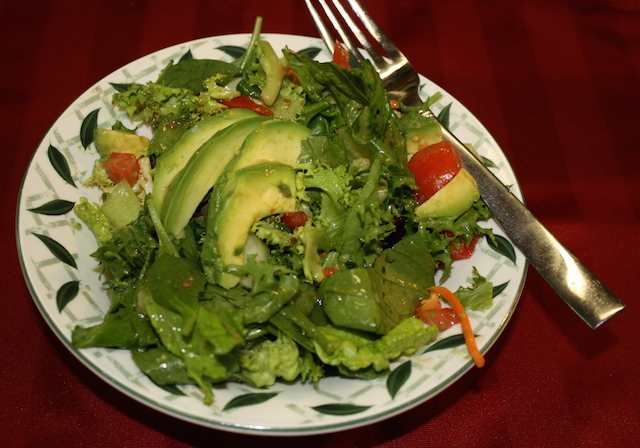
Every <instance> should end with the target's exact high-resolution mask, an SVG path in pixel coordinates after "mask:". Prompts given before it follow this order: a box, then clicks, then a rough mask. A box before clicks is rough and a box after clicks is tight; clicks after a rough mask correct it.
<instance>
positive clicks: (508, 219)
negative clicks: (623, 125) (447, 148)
mask: <svg viewBox="0 0 640 448" xmlns="http://www.w3.org/2000/svg"><path fill="white" fill-rule="evenodd" d="M331 1H332V3H333V6H334V8H335V10H336V11H337V13H338V15H339V16H340V17H341V18H342V20H343V21H344V23H345V24H346V25H347V27H346V28H345V27H344V26H343V22H342V21H341V20H340V19H339V18H338V16H337V15H336V14H335V13H334V11H333V9H332V8H331V7H330V6H329V4H328V3H327V1H326V0H317V2H318V3H319V5H320V6H321V7H322V10H323V11H324V13H325V15H326V16H327V18H328V19H329V21H330V22H331V25H332V27H333V28H334V29H335V30H336V31H337V32H338V35H339V36H340V39H341V41H342V43H343V44H344V45H345V46H346V47H347V49H348V50H349V51H350V52H351V54H352V55H353V57H354V58H356V60H358V61H360V62H362V60H363V56H362V54H361V52H360V48H362V49H364V51H365V52H366V53H367V54H368V56H369V59H370V60H371V61H372V63H373V64H374V65H375V67H376V68H377V70H378V73H379V74H380V77H381V78H382V80H383V82H384V84H385V86H386V88H387V91H388V93H389V98H391V99H395V100H398V101H401V102H403V103H404V104H406V105H420V104H422V101H421V100H420V96H419V94H418V89H419V77H418V73H417V72H416V70H415V69H414V68H413V66H412V65H411V64H410V63H409V61H408V60H407V58H406V57H405V56H404V54H402V52H401V51H400V50H399V49H398V48H397V47H396V46H395V45H394V44H393V42H392V41H391V40H390V39H389V38H388V37H387V36H386V34H385V33H384V32H383V31H382V30H381V29H380V27H379V26H378V25H377V24H376V23H375V22H374V21H373V19H372V18H371V16H370V15H369V13H368V12H367V11H366V10H365V9H364V8H363V7H362V5H361V4H360V2H359V1H358V0H345V1H346V2H347V3H348V4H349V6H350V7H351V9H352V11H353V13H354V14H355V16H356V17H357V18H358V19H359V21H360V22H361V23H362V24H363V25H364V28H366V30H367V31H368V33H369V35H370V36H372V37H373V38H374V40H375V41H376V42H377V44H378V45H379V46H380V47H381V48H382V50H383V51H384V52H385V53H386V57H384V56H383V55H382V54H381V53H380V52H379V51H378V50H377V49H376V47H375V46H374V45H373V44H372V43H371V41H370V40H369V39H368V38H367V36H366V34H365V33H364V32H363V31H362V29H361V28H360V26H358V25H357V24H356V22H355V20H354V19H353V18H352V15H350V14H349V12H348V11H347V9H346V8H345V7H344V6H343V3H342V2H341V1H340V0H331ZM305 3H306V4H307V8H308V9H309V12H310V13H311V16H312V17H313V20H314V22H315V24H316V26H317V28H318V30H319V32H320V35H321V37H322V40H323V41H324V43H325V45H326V46H327V48H328V49H329V51H333V49H334V47H335V42H336V39H335V38H334V37H332V33H331V32H330V31H329V27H328V26H327V25H325V22H324V20H323V19H322V17H321V15H320V13H319V12H318V10H317V9H316V8H315V7H314V5H313V1H312V0H305ZM354 36H355V40H354ZM356 40H357V43H356ZM358 44H359V45H358ZM424 114H425V115H426V116H430V117H434V118H437V117H435V114H434V113H433V112H432V111H431V110H429V109H428V108H426V107H425V109H424ZM441 127H442V133H443V136H444V138H445V139H446V140H449V141H450V142H451V143H452V144H453V145H454V146H455V147H456V148H457V149H458V151H459V152H460V154H461V156H462V161H463V164H464V166H465V168H466V169H467V171H469V172H470V173H471V175H472V176H473V177H474V178H475V180H476V182H477V183H478V187H479V189H480V193H481V195H482V197H483V199H484V201H485V202H486V204H487V206H488V207H489V208H490V209H491V212H492V214H493V217H494V219H495V220H496V221H497V222H498V223H499V224H500V226H501V227H502V229H503V230H504V232H505V233H506V234H507V235H508V236H509V238H510V239H511V241H513V243H514V244H515V245H516V246H517V247H518V249H520V251H521V252H522V254H523V255H524V256H525V257H526V258H527V260H528V261H529V263H530V264H531V265H532V266H533V267H534V268H535V269H536V270H537V271H538V272H539V273H540V275H541V276H542V277H543V278H544V279H545V280H546V281H547V282H548V283H549V285H551V287H552V288H553V289H554V290H555V291H556V292H557V293H558V295H559V296H560V297H561V298H562V299H563V300H564V301H565V302H566V303H567V304H568V305H569V306H570V307H571V309H573V311H575V313H576V314H577V315H578V316H580V317H581V318H582V319H583V320H584V321H585V322H586V323H587V324H588V325H589V326H590V327H591V328H594V329H595V328H597V327H599V326H600V325H602V324H603V323H605V322H606V321H608V320H609V319H611V318H612V317H613V316H615V315H616V314H618V313H619V312H620V311H622V310H623V309H624V308H625V304H624V303H623V302H622V301H621V300H620V299H619V298H618V297H617V296H616V295H615V294H614V293H613V292H612V291H611V290H610V289H609V288H608V287H607V286H606V285H605V284H604V283H602V281H600V279H598V278H597V277H596V276H595V275H594V274H593V273H592V272H591V271H589V269H588V268H586V267H585V266H584V265H583V264H582V263H581V262H580V261H579V260H578V259H577V258H576V257H575V256H574V255H573V254H571V253H570V252H569V251H568V250H567V248H566V247H564V246H563V245H562V244H561V243H560V242H559V241H558V240H557V239H556V238H555V237H554V236H553V235H552V234H551V233H550V232H549V231H548V230H547V229H546V228H545V227H544V225H543V224H542V223H540V221H538V219H537V218H536V217H535V216H533V214H532V213H531V212H530V211H529V210H528V209H527V208H526V207H525V206H524V204H523V203H522V202H521V201H520V200H519V199H518V198H517V197H516V196H515V195H513V193H511V191H509V189H508V188H507V187H506V186H505V185H504V184H503V183H502V182H501V181H500V180H499V179H498V178H497V177H496V176H495V175H494V174H493V173H492V172H491V171H489V169H487V167H486V166H485V165H484V163H483V162H482V160H480V159H479V158H478V157H477V156H476V155H475V154H474V153H473V152H471V151H470V150H469V149H468V148H467V147H466V146H465V145H464V144H462V143H461V142H460V140H458V139H457V138H456V137H455V136H454V135H453V134H452V133H451V131H449V129H447V128H446V127H445V126H443V125H442V123H441Z"/></svg>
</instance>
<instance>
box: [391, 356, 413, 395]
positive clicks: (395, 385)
mask: <svg viewBox="0 0 640 448" xmlns="http://www.w3.org/2000/svg"><path fill="white" fill-rule="evenodd" d="M410 376H411V361H405V362H404V363H402V364H400V365H399V366H398V367H397V368H396V369H394V370H393V372H391V374H390V375H389V376H388V377H387V390H388V391H389V395H391V398H395V396H396V394H397V393H398V391H399V390H400V389H401V388H402V386H404V384H405V383H406V382H407V380H408V379H409V377H410Z"/></svg>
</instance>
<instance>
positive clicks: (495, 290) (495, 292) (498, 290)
mask: <svg viewBox="0 0 640 448" xmlns="http://www.w3.org/2000/svg"><path fill="white" fill-rule="evenodd" d="M508 284H509V282H506V283H503V284H501V285H498V286H494V287H493V297H496V296H497V295H498V294H500V293H501V292H502V291H504V289H505V288H506V287H507V285H508Z"/></svg>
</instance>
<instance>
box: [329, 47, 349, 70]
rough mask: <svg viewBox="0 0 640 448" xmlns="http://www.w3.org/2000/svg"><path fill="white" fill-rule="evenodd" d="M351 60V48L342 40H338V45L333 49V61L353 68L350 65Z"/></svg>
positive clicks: (341, 65) (347, 67)
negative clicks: (348, 48) (341, 41)
mask: <svg viewBox="0 0 640 448" xmlns="http://www.w3.org/2000/svg"><path fill="white" fill-rule="evenodd" d="M350 60H351V55H350V54H349V50H347V49H346V48H345V46H344V45H342V44H341V43H340V42H338V41H336V46H335V47H334V49H333V62H335V63H336V64H338V65H339V66H340V67H343V68H346V69H349V68H351V66H350V65H349V61H350Z"/></svg>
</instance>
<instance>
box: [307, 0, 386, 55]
mask: <svg viewBox="0 0 640 448" xmlns="http://www.w3.org/2000/svg"><path fill="white" fill-rule="evenodd" d="M319 1H321V2H324V0H319ZM333 5H334V6H335V8H336V9H337V10H338V12H339V13H340V15H341V16H342V18H343V19H344V21H345V22H346V24H347V26H348V27H349V29H350V30H351V32H352V33H353V35H354V36H355V37H356V39H358V42H360V45H362V47H363V48H364V49H365V51H366V52H367V53H368V54H369V56H370V57H371V59H373V62H374V63H375V65H376V66H378V67H383V66H384V65H385V61H384V59H383V58H382V56H381V55H380V53H378V51H377V50H376V49H375V48H374V47H373V45H371V43H370V42H369V40H368V39H367V36H365V34H364V33H363V32H362V31H361V30H360V27H359V26H358V25H356V23H355V22H354V21H353V19H352V18H351V16H350V15H349V13H348V12H347V10H346V9H344V6H342V3H340V1H339V0H333ZM338 25H339V23H338ZM334 27H336V24H335V23H334ZM350 45H354V44H353V43H352V42H350ZM354 46H355V45H354ZM349 50H351V51H352V52H355V51H358V50H357V48H354V49H351V48H350V47H349ZM354 50H355V51H354ZM359 62H360V63H362V61H359Z"/></svg>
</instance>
